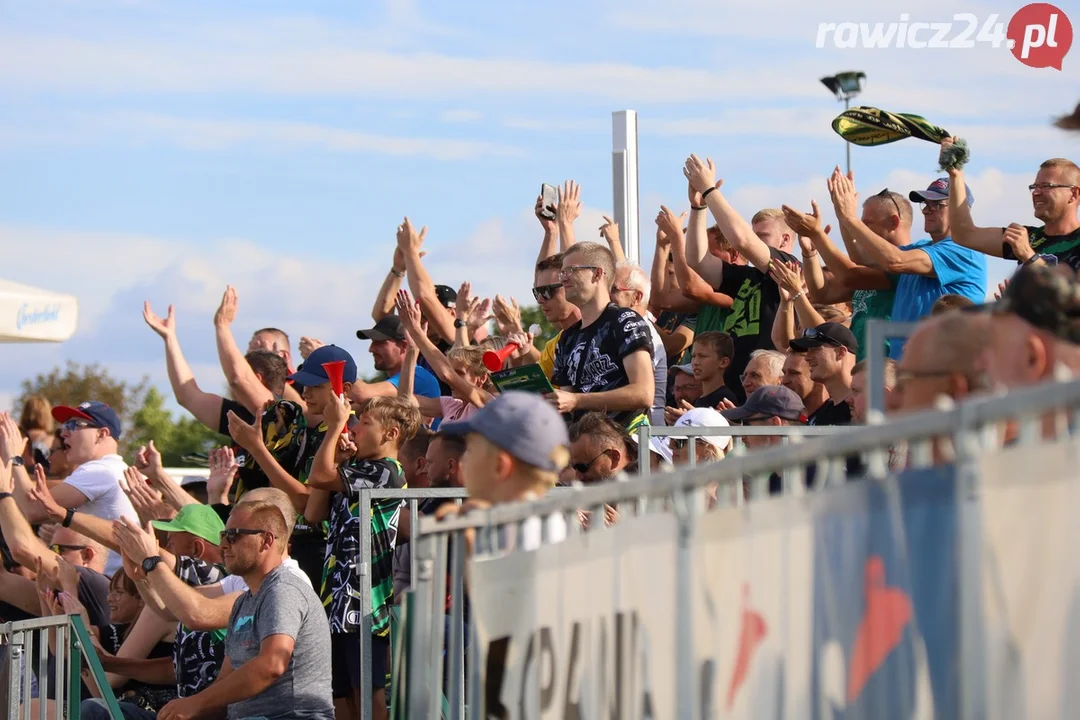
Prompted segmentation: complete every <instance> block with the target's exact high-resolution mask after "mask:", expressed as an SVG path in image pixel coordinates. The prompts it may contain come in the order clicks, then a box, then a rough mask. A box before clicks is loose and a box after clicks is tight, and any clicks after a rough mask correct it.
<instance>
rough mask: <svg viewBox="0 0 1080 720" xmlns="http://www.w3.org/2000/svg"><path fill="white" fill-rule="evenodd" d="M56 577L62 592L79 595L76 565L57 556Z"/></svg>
mask: <svg viewBox="0 0 1080 720" xmlns="http://www.w3.org/2000/svg"><path fill="white" fill-rule="evenodd" d="M56 575H57V578H58V579H59V581H60V589H61V590H63V591H64V592H68V593H74V594H76V595H77V594H78V592H79V571H78V570H76V569H75V566H74V565H72V564H71V563H69V562H68V561H67V560H65V559H64V558H63V556H57V558H56ZM69 614H70V613H69Z"/></svg>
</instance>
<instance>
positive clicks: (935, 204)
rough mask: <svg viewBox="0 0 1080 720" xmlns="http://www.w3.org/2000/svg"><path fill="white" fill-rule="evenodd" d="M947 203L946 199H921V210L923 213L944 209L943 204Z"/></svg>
mask: <svg viewBox="0 0 1080 720" xmlns="http://www.w3.org/2000/svg"><path fill="white" fill-rule="evenodd" d="M948 204H949V203H948V201H946V200H923V201H922V206H923V208H922V211H923V212H924V213H925V212H934V211H935V210H943V209H945V206H946V205H948Z"/></svg>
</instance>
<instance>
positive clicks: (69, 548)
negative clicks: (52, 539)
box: [49, 545, 86, 555]
mask: <svg viewBox="0 0 1080 720" xmlns="http://www.w3.org/2000/svg"><path fill="white" fill-rule="evenodd" d="M49 549H50V550H52V551H53V552H54V553H56V554H57V555H60V554H61V553H66V552H82V551H83V550H85V549H86V546H85V545H50V546H49Z"/></svg>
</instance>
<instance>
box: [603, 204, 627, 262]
mask: <svg viewBox="0 0 1080 720" xmlns="http://www.w3.org/2000/svg"><path fill="white" fill-rule="evenodd" d="M600 237H602V238H604V242H606V243H607V244H608V247H609V248H611V254H612V255H614V256H615V263H616V264H618V263H621V262H625V261H626V253H625V252H623V246H622V241H621V240H620V239H619V224H618V223H617V222H615V221H614V220H612V219H611V218H609V217H608V216H607V215H605V216H604V224H603V225H601V226H600Z"/></svg>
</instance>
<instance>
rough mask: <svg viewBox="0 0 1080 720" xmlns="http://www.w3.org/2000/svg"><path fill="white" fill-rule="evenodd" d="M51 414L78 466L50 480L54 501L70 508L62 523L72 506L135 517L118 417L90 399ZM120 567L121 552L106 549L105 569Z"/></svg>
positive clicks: (104, 515)
mask: <svg viewBox="0 0 1080 720" xmlns="http://www.w3.org/2000/svg"><path fill="white" fill-rule="evenodd" d="M52 416H53V419H55V420H56V421H57V422H58V423H60V424H61V428H62V430H61V433H60V437H61V438H62V439H63V442H64V447H65V449H66V450H67V458H68V462H70V463H71V464H72V465H73V466H76V467H75V471H74V472H73V473H71V475H68V477H67V478H66V479H65V480H64V481H63V482H62V483H58V484H56V485H54V486H52V494H53V497H54V498H56V502H58V503H59V504H60V505H62V506H63V507H66V508H68V511H69V512H68V517H67V518H66V521H65V522H64V527H67V525H68V523H70V522H71V519H70V518H71V513H72V512H74V511H75V510H78V511H79V512H82V513H86V514H87V515H93V516H95V517H99V518H101V519H103V520H118V519H119V518H121V517H126V518H130V519H131V520H133V521H134V522H136V523H137V522H138V521H139V516H138V514H137V513H136V512H135V508H134V507H133V506H132V504H131V500H129V499H128V496H127V494H126V493H125V492H124V489H123V488H122V487H121V486H120V480H121V478H123V477H124V471H125V470H126V469H127V464H126V463H125V462H124V459H123V458H121V457H120V455H119V453H118V451H117V445H116V443H117V441H118V440H119V439H120V417H119V416H118V415H117V414H116V411H115V410H113V409H112V408H111V407H109V406H108V405H106V404H105V403H102V402H96V401H90V402H84V403H82V404H81V405H79V406H78V407H74V408H73V407H66V406H63V405H61V406H58V407H54V408H53V410H52ZM25 511H26V509H24V512H25ZM29 511H30V512H29V513H28V515H27V519H28V520H30V522H32V523H33V522H40V521H43V520H46V518H45V517H44V516H42V515H41V511H40V509H39V508H29ZM35 513H36V514H35ZM120 567H121V561H120V556H119V555H117V554H116V553H115V552H110V553H109V559H108V561H107V562H106V564H105V574H106V575H110V576H111V575H112V574H113V573H114V572H116V571H117V570H119V569H120Z"/></svg>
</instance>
